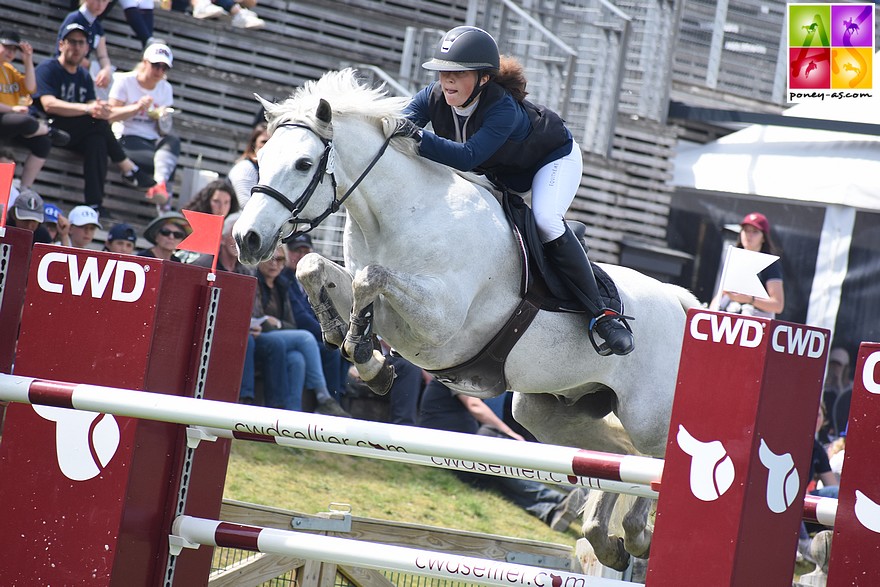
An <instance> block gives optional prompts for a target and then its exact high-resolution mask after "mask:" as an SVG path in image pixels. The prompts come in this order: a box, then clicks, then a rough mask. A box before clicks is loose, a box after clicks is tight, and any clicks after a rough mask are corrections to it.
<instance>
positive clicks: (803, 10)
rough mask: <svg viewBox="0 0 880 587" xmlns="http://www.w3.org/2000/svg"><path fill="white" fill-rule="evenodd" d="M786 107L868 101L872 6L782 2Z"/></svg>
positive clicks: (871, 91)
mask: <svg viewBox="0 0 880 587" xmlns="http://www.w3.org/2000/svg"><path fill="white" fill-rule="evenodd" d="M787 16H788V94H787V101H788V102H789V103H798V102H805V101H810V100H826V99H828V100H844V101H846V100H859V99H871V98H873V97H874V4H873V3H870V4H868V3H866V4H788V5H787Z"/></svg>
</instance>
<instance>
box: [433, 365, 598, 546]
mask: <svg viewBox="0 0 880 587" xmlns="http://www.w3.org/2000/svg"><path fill="white" fill-rule="evenodd" d="M419 406H420V408H419V426H422V427H423V428H432V429H434V430H447V431H449V432H461V433H464V434H477V433H478V432H480V430H481V425H482V426H485V427H488V428H490V429H491V430H486V429H485V428H483V432H482V433H483V434H484V435H488V436H503V437H506V438H511V439H515V440H523V437H522V436H520V435H519V434H517V433H516V432H514V431H513V430H512V429H511V428H510V426H508V425H507V424H506V423H504V421H503V420H501V419H500V418H499V417H498V416H497V415H496V414H495V412H493V411H492V409H491V408H489V407H488V406H487V405H486V404H485V403H484V402H483V400H481V399H479V398H475V397H470V396H467V395H464V394H460V393H458V392H456V391H453V390H452V389H450V388H448V387H446V386H445V385H443V384H442V383H440V382H439V381H437V380H436V379H433V380H431V382H430V383H428V385H427V386H425V391H424V393H423V394H422V400H421V402H420V404H419ZM453 473H455V474H456V476H458V477H459V478H460V479H462V480H463V481H465V482H466V483H469V484H471V485H474V486H476V487H480V488H482V489H487V490H494V491H497V492H499V493H501V494H502V495H504V496H505V497H506V498H508V499H510V500H511V501H512V502H514V503H515V504H517V505H518V506H520V507H521V508H523V509H524V510H526V511H527V512H529V513H530V514H532V515H533V516H535V517H537V518H538V519H540V520H541V521H542V522H544V523H545V524H547V525H548V526H550V527H551V528H553V529H554V530H556V531H558V532H565V531H567V530H568V527H569V526H570V525H571V523H572V522H573V521H574V520H575V518H576V517H577V515H578V512H579V510H580V508H581V507H582V506H583V504H584V503H585V502H586V499H585V497H586V496H585V490H583V489H580V488H579V489H574V490H572V491H570V492H568V493H567V494H566V493H562V492H561V491H558V490H555V489H550V488H549V487H547V486H545V485H544V484H543V483H539V482H537V481H529V480H526V479H513V478H508V477H496V476H494V475H485V474H482V473H472V472H469V471H458V470H453Z"/></svg>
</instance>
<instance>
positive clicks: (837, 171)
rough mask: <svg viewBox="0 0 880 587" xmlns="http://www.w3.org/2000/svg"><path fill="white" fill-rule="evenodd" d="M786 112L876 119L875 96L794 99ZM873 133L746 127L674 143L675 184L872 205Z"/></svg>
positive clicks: (877, 199) (877, 139)
mask: <svg viewBox="0 0 880 587" xmlns="http://www.w3.org/2000/svg"><path fill="white" fill-rule="evenodd" d="M785 114H786V115H789V116H798V117H803V118H819V119H825V120H843V121H850V122H862V123H869V124H880V100H875V99H868V100H850V101H827V100H826V101H823V102H810V103H804V104H798V105H796V106H794V107H792V108H790V109H788V110H787V111H786V112H785ZM878 177H880V136H874V135H863V134H854V133H847V132H832V131H825V130H813V129H806V128H795V127H784V126H766V125H759V124H756V125H752V126H749V127H747V128H745V129H743V130H740V131H737V132H734V133H731V134H729V135H727V136H725V137H723V138H721V139H718V140H717V141H715V142H713V143H709V144H707V145H701V146H689V147H688V146H682V147H681V148H680V149H679V154H678V156H677V157H676V159H675V171H674V175H673V180H672V183H673V185H676V186H681V187H689V188H696V189H700V190H712V191H718V192H731V193H739V194H753V195H760V196H769V197H775V198H786V199H796V200H802V201H808V202H820V203H826V204H838V205H843V206H851V207H854V208H861V209H866V210H880V182H878V181H877V178H878Z"/></svg>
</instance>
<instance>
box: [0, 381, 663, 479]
mask: <svg viewBox="0 0 880 587" xmlns="http://www.w3.org/2000/svg"><path fill="white" fill-rule="evenodd" d="M0 400H7V401H15V402H22V403H30V404H38V405H50V406H57V407H62V408H73V409H77V410H86V411H91V412H101V413H105V414H114V415H117V416H129V417H133V418H142V419H147V420H157V421H161V422H171V423H177V424H189V425H193V426H204V427H208V428H221V429H225V430H232V431H233V432H235V433H236V435H237V436H238V437H242V438H245V437H248V436H262V437H273V436H274V437H280V438H292V439H299V440H304V441H309V442H313V443H317V444H318V445H319V446H320V447H322V448H332V447H352V448H357V447H361V448H372V449H375V450H379V451H388V452H389V453H390V452H402V453H407V454H419V455H426V456H433V457H453V458H459V459H465V460H469V461H473V462H482V463H493V464H495V465H502V466H508V467H519V468H523V469H532V470H539V471H548V472H550V473H554V474H559V475H565V476H568V475H572V476H575V477H578V476H579V477H592V478H598V479H606V480H609V481H618V482H623V483H629V484H636V485H648V486H650V485H651V484H652V483H657V482H659V480H660V477H661V475H662V472H663V460H662V459H653V458H648V457H640V456H631V455H616V454H608V453H601V452H595V451H588V450H582V449H577V448H570V447H563V446H555V445H547V444H539V443H532V442H516V441H512V440H507V439H503V438H490V437H482V436H475V435H472V434H461V433H456V432H445V431H441V430H431V429H427V428H415V427H410V426H398V425H394V424H384V423H379V422H368V421H363V420H352V419H349V418H334V417H332V416H322V415H318V414H310V413H303V412H293V411H289V410H279V409H272V408H264V407H260V406H247V405H241V404H234V403H228V402H219V401H211V400H204V399H194V398H188V397H180V396H172V395H165V394H158V393H149V392H143V391H134V390H129V389H120V388H115V387H105V386H99V385H86V384H75V383H65V382H60V381H48V380H42V379H34V378H30V377H19V376H15V375H4V374H0ZM511 443H515V448H514V449H513V450H511ZM316 448H317V447H316Z"/></svg>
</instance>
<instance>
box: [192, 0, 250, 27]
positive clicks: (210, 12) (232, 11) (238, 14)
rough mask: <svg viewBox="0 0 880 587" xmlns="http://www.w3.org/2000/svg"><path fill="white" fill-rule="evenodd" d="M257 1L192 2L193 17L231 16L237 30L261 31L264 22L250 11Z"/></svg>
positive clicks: (216, 0) (218, 0)
mask: <svg viewBox="0 0 880 587" xmlns="http://www.w3.org/2000/svg"><path fill="white" fill-rule="evenodd" d="M256 5H257V0H213V1H212V0H192V8H193V16H194V17H196V18H199V19H207V18H220V17H223V16H227V15H229V16H232V26H234V27H236V28H239V29H261V28H263V27H264V26H266V21H264V20H263V19H262V18H260V17H259V16H257V15H256V13H255V12H254V11H253V10H251V8H253V7H254V6H256Z"/></svg>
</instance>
